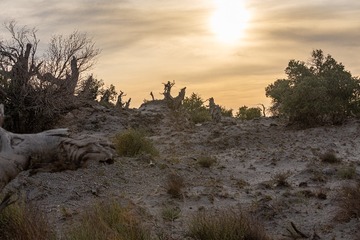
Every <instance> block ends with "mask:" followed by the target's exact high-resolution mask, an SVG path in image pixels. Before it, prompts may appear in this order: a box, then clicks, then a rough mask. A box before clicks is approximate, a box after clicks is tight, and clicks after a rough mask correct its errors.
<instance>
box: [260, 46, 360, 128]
mask: <svg viewBox="0 0 360 240" xmlns="http://www.w3.org/2000/svg"><path fill="white" fill-rule="evenodd" d="M285 73H286V74H287V79H278V80H277V81H275V82H274V83H272V84H270V85H269V86H267V87H266V89H265V91H266V96H267V97H270V98H272V101H273V105H272V107H271V110H272V112H273V114H274V115H283V116H286V117H288V118H289V120H290V122H291V123H300V124H303V125H307V126H313V125H319V124H325V123H332V124H339V123H342V122H343V121H344V120H345V118H346V117H347V116H349V115H351V114H354V113H359V97H358V96H359V79H358V78H356V77H352V76H351V73H350V72H348V71H346V70H345V67H344V66H343V65H342V64H341V63H338V62H337V61H336V60H335V59H334V58H332V57H331V55H327V56H326V57H325V56H324V54H323V51H322V50H314V51H313V52H312V59H311V62H310V63H308V64H307V63H305V62H302V61H295V60H291V61H290V62H289V64H288V67H287V68H286V69H285Z"/></svg>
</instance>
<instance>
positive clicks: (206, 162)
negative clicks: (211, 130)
mask: <svg viewBox="0 0 360 240" xmlns="http://www.w3.org/2000/svg"><path fill="white" fill-rule="evenodd" d="M197 162H198V164H199V165H200V166H201V167H204V168H209V167H211V166H212V165H214V164H215V163H216V162H217V160H216V158H214V157H211V156H200V157H199V158H198V160H197Z"/></svg>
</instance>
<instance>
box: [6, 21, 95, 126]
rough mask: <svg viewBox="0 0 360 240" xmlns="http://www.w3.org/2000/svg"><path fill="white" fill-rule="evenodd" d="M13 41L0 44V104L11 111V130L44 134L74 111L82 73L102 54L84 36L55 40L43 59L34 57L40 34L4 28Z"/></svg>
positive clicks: (22, 29) (57, 37) (31, 30)
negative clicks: (57, 119) (60, 119)
mask: <svg viewBox="0 0 360 240" xmlns="http://www.w3.org/2000/svg"><path fill="white" fill-rule="evenodd" d="M5 28H6V29H7V30H8V32H9V33H10V38H9V40H4V41H0V80H1V81H0V102H2V103H4V104H5V105H6V106H7V111H8V112H7V116H8V120H7V121H6V125H7V126H6V127H7V129H11V130H13V131H16V132H32V131H41V130H43V129H46V128H48V126H51V123H52V121H53V119H56V118H57V116H58V115H60V114H62V113H64V112H66V111H67V110H68V109H71V107H72V106H73V105H72V104H73V103H74V100H75V98H74V93H75V89H76V87H77V85H78V82H79V80H80V79H81V73H83V72H84V71H86V70H88V69H89V68H90V67H91V66H92V65H93V63H94V58H95V57H96V56H97V55H98V54H99V50H98V49H96V48H95V47H94V43H92V40H91V39H90V38H88V37H87V36H86V34H80V33H78V32H74V33H73V34H70V35H69V37H67V38H65V37H62V36H61V35H59V36H54V37H53V38H52V39H51V42H50V44H49V49H48V50H47V51H46V52H45V55H44V57H42V58H39V57H37V56H36V52H37V47H38V43H39V40H38V39H37V37H36V29H29V28H28V27H26V26H25V27H22V28H21V27H20V28H19V27H17V26H16V23H15V22H14V21H12V22H9V23H7V24H6V25H5Z"/></svg>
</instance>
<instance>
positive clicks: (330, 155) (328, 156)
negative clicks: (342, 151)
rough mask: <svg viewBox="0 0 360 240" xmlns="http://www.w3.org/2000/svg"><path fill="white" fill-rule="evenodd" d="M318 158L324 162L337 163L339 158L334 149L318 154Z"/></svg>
mask: <svg viewBox="0 0 360 240" xmlns="http://www.w3.org/2000/svg"><path fill="white" fill-rule="evenodd" d="M320 160H321V161H322V162H324V163H339V162H341V160H340V159H339V158H338V157H337V156H336V154H335V151H326V152H325V153H324V154H321V155H320Z"/></svg>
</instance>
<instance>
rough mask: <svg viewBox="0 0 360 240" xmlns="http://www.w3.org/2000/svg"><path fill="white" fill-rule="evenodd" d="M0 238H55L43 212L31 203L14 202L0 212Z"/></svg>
mask: <svg viewBox="0 0 360 240" xmlns="http://www.w3.org/2000/svg"><path fill="white" fill-rule="evenodd" d="M0 239H19V240H51V239H54V240H55V239H56V238H55V234H54V233H53V232H52V231H51V227H50V225H49V224H48V222H47V221H46V219H45V218H44V216H43V214H42V213H41V212H40V211H38V209H36V208H35V207H34V206H33V205H29V204H27V205H25V204H24V203H15V204H13V205H11V206H9V207H7V208H5V209H4V210H3V211H2V212H1V213H0Z"/></svg>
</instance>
